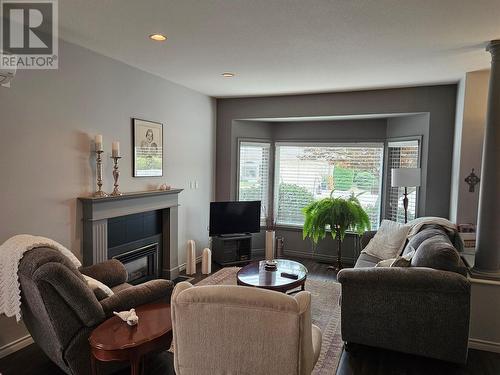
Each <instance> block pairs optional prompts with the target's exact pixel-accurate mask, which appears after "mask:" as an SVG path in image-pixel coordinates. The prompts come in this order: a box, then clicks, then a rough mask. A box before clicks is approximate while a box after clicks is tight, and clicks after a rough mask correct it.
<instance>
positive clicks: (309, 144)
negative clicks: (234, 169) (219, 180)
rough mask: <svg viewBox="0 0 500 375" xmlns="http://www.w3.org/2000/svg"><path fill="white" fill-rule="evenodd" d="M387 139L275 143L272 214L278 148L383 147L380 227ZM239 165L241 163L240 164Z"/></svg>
mask: <svg viewBox="0 0 500 375" xmlns="http://www.w3.org/2000/svg"><path fill="white" fill-rule="evenodd" d="M346 144H347V146H346ZM387 144H388V143H387V139H380V140H378V139H377V140H375V139H374V140H369V141H367V140H364V141H360V140H351V139H342V140H339V141H335V142H332V141H318V142H315V141H309V140H308V141H290V140H287V141H275V142H274V147H273V148H274V153H273V154H274V155H273V166H272V168H273V170H274V173H273V181H272V184H270V185H273V196H272V201H273V204H272V213H273V214H274V213H275V212H277V209H278V207H277V205H278V196H277V195H276V194H277V192H278V191H279V189H278V186H277V185H278V183H279V176H278V172H279V168H278V167H277V166H278V165H279V162H278V157H279V152H278V147H280V146H292V147H293V146H295V147H349V146H351V147H363V146H365V147H381V148H382V163H381V165H380V167H381V173H380V182H379V191H380V195H381V199H380V207H379V218H378V219H379V220H378V223H379V226H380V224H381V223H382V220H383V218H384V213H385V195H386V194H385V190H384V181H385V169H386V160H387V157H386V154H387V150H388V147H387ZM420 148H421V147H420V144H419V154H420ZM238 165H239V163H238ZM238 176H239V173H238ZM273 218H274V221H275V223H276V227H279V228H303V227H304V225H303V224H278V223H277V221H276V217H274V216H273Z"/></svg>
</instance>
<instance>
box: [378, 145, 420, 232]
mask: <svg viewBox="0 0 500 375" xmlns="http://www.w3.org/2000/svg"><path fill="white" fill-rule="evenodd" d="M418 166H419V141H418V140H411V141H400V142H389V143H388V145H387V168H388V173H387V175H388V179H389V180H388V181H387V202H388V203H387V206H386V207H387V210H386V215H385V216H386V218H387V219H389V220H393V221H397V222H399V223H404V220H405V219H404V218H405V214H404V207H403V193H404V188H403V187H399V188H398V187H392V186H391V181H390V179H391V169H393V168H418ZM407 190H408V221H410V220H413V219H415V215H416V206H417V188H415V187H411V188H407Z"/></svg>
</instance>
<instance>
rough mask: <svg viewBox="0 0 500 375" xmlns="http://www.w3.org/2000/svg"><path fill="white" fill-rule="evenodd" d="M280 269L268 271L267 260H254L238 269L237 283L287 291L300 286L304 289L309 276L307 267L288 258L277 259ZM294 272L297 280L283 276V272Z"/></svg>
mask: <svg viewBox="0 0 500 375" xmlns="http://www.w3.org/2000/svg"><path fill="white" fill-rule="evenodd" d="M276 261H277V262H278V269H277V270H276V271H268V270H266V269H265V268H264V265H265V261H264V260H262V261H260V262H253V263H250V264H249V265H247V266H245V267H243V268H242V269H241V270H239V271H238V274H237V277H236V278H237V283H238V285H243V286H254V287H257V288H263V289H270V290H275V291H278V292H282V293H287V292H288V291H289V290H292V289H295V288H298V287H300V288H301V290H304V284H305V282H306V278H307V268H306V267H305V266H304V265H303V264H300V263H299V262H295V261H293V260H287V259H276ZM282 272H285V273H293V274H296V275H298V278H297V279H296V280H294V279H290V278H287V277H283V276H281V273H282Z"/></svg>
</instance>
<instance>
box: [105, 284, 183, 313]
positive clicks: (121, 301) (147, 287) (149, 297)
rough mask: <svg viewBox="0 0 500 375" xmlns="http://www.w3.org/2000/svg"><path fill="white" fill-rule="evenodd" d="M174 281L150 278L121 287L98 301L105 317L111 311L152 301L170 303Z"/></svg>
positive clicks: (128, 308) (130, 307)
mask: <svg viewBox="0 0 500 375" xmlns="http://www.w3.org/2000/svg"><path fill="white" fill-rule="evenodd" d="M173 287H174V283H173V282H172V281H170V280H161V279H159V280H151V281H148V282H145V283H143V284H140V285H136V286H132V287H130V288H126V289H123V290H121V291H119V292H117V293H115V294H113V295H112V296H110V297H107V298H104V299H103V300H101V301H100V303H101V306H102V308H103V310H104V313H105V314H106V316H107V317H109V316H112V315H113V311H124V310H130V309H132V308H135V307H137V306H140V305H144V304H146V303H152V302H159V301H162V302H167V303H170V297H171V295H172V290H173Z"/></svg>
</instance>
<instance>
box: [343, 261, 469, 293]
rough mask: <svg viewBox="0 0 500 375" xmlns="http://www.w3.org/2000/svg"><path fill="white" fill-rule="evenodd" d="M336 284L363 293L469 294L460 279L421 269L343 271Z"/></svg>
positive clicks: (347, 269) (455, 276)
mask: <svg viewBox="0 0 500 375" xmlns="http://www.w3.org/2000/svg"><path fill="white" fill-rule="evenodd" d="M337 281H338V282H339V283H341V284H342V286H344V285H346V286H353V287H356V288H363V289H364V290H365V291H366V292H373V291H374V290H382V291H386V292H388V293H390V292H396V291H403V292H409V293H420V292H425V293H429V292H433V293H439V294H445V293H454V294H455V293H458V294H470V282H469V281H468V280H467V279H466V278H465V277H463V276H462V275H460V274H458V273H455V272H448V271H440V270H436V269H433V268H424V267H366V268H346V269H343V270H341V271H340V272H339V273H338V275H337Z"/></svg>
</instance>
